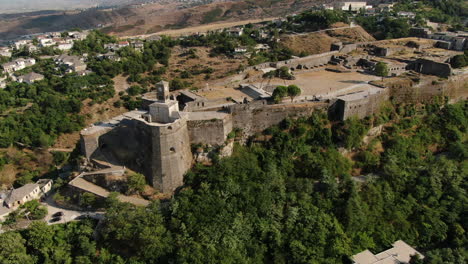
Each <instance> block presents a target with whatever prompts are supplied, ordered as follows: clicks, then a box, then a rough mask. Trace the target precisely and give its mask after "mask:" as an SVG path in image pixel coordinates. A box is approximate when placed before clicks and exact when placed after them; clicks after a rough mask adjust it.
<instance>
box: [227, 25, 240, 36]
mask: <svg viewBox="0 0 468 264" xmlns="http://www.w3.org/2000/svg"><path fill="white" fill-rule="evenodd" d="M226 33H228V34H229V35H230V36H233V37H240V36H242V35H243V34H244V28H238V27H235V28H229V29H227V30H226Z"/></svg>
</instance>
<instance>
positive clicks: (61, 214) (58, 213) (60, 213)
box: [52, 212, 63, 217]
mask: <svg viewBox="0 0 468 264" xmlns="http://www.w3.org/2000/svg"><path fill="white" fill-rule="evenodd" d="M57 216H63V212H56V213H55V214H53V215H52V217H57Z"/></svg>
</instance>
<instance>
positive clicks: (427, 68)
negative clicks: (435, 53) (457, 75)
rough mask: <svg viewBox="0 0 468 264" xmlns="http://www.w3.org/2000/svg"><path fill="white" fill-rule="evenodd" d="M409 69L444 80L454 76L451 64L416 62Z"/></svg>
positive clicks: (421, 60) (419, 60) (420, 60)
mask: <svg viewBox="0 0 468 264" xmlns="http://www.w3.org/2000/svg"><path fill="white" fill-rule="evenodd" d="M409 68H410V69H412V70H415V71H416V72H419V73H422V74H429V75H436V76H440V77H444V78H446V77H449V76H450V75H452V67H451V66H450V64H448V63H443V62H436V61H432V60H426V59H418V60H416V62H414V63H413V64H412V65H410V66H409Z"/></svg>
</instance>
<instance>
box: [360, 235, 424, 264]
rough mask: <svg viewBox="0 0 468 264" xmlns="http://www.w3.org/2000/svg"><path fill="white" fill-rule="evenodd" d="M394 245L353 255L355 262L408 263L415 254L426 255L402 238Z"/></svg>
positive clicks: (368, 263) (370, 263)
mask: <svg viewBox="0 0 468 264" xmlns="http://www.w3.org/2000/svg"><path fill="white" fill-rule="evenodd" d="M392 246H393V247H392V248H390V249H387V250H385V251H383V252H380V253H378V254H376V255H374V254H373V253H372V252H370V251H369V250H364V251H363V252H361V253H358V254H356V255H354V256H352V259H353V261H354V263H355V264H403V263H408V262H409V261H410V259H411V256H413V255H419V257H420V258H421V259H422V258H424V256H423V255H422V254H421V253H419V252H418V251H416V250H415V249H414V248H412V247H411V246H409V245H408V244H406V243H405V242H404V241H402V240H398V241H396V242H395V243H393V245H392Z"/></svg>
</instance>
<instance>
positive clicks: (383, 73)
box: [374, 61, 389, 81]
mask: <svg viewBox="0 0 468 264" xmlns="http://www.w3.org/2000/svg"><path fill="white" fill-rule="evenodd" d="M374 71H375V74H376V75H377V76H380V77H382V81H383V79H384V77H387V76H388V73H389V71H388V65H387V64H386V63H385V62H381V61H379V62H378V63H377V64H376V65H375V69H374Z"/></svg>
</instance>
